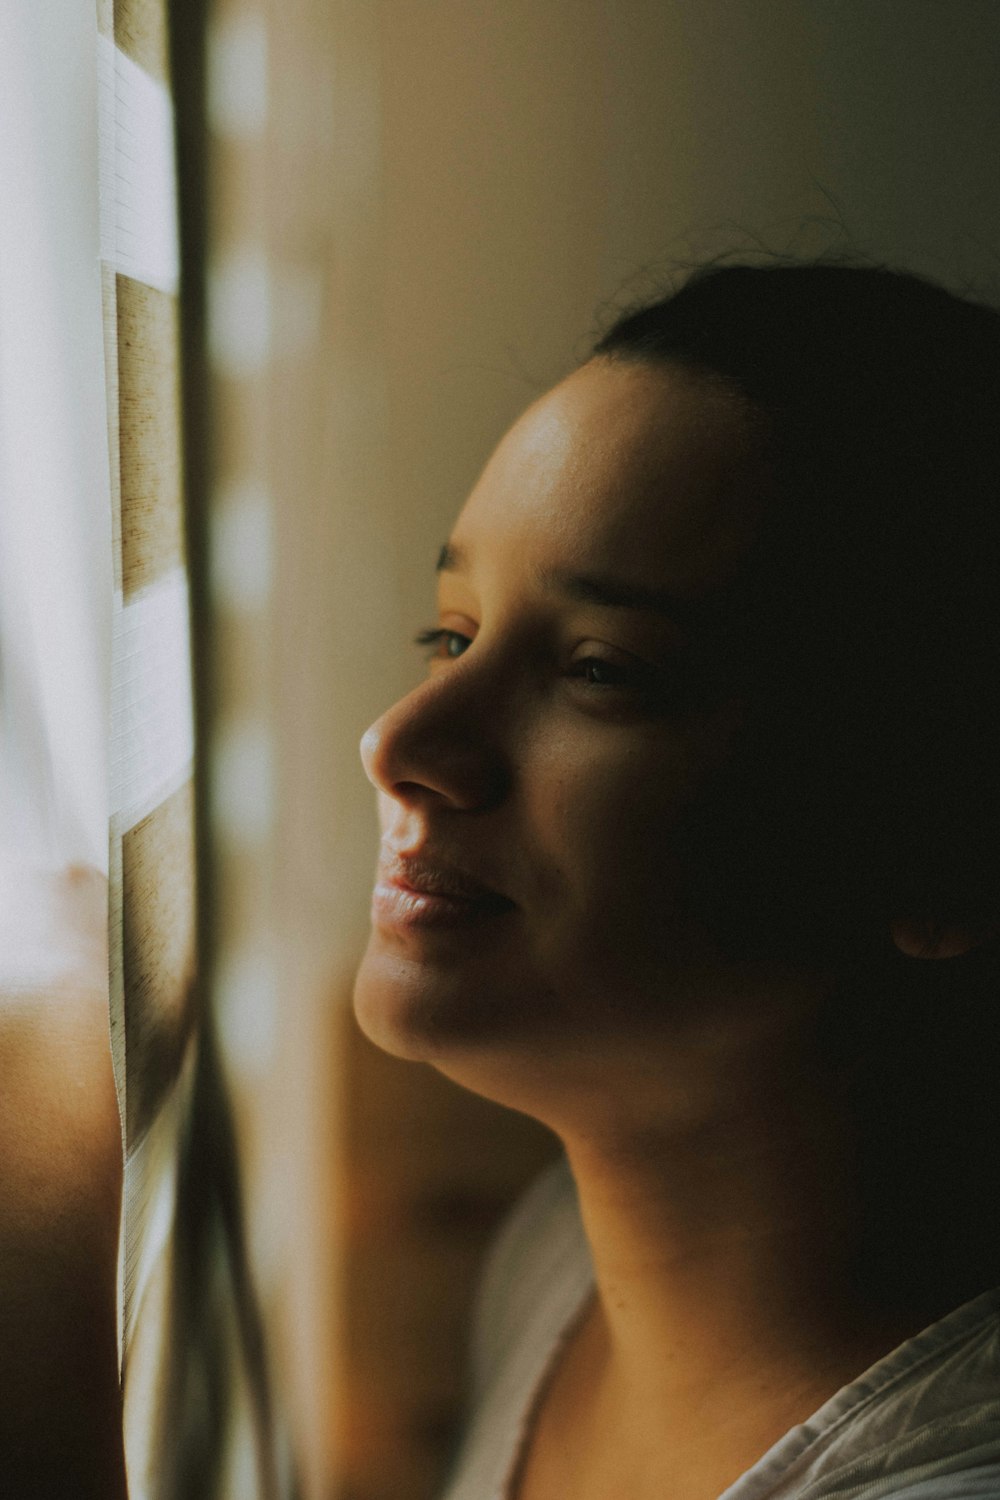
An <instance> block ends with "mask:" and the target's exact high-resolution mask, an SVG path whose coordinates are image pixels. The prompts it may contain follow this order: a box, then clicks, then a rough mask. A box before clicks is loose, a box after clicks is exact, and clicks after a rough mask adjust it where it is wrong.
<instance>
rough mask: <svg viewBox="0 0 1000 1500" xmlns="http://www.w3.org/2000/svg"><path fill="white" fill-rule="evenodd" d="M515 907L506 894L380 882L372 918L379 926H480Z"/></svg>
mask: <svg viewBox="0 0 1000 1500" xmlns="http://www.w3.org/2000/svg"><path fill="white" fill-rule="evenodd" d="M513 910H514V904H513V902H511V901H508V900H507V899H506V898H505V897H503V896H479V897H476V898H475V899H468V898H466V897H460V896H439V895H430V894H428V893H427V892H426V891H413V890H410V888H409V887H408V886H401V885H377V886H376V887H375V891H374V894H373V896H372V921H373V922H374V923H375V924H376V925H377V926H379V927H394V928H413V927H476V926H479V924H480V923H482V922H487V921H489V920H490V919H491V918H493V917H499V916H503V915H504V913H505V912H510V911H513Z"/></svg>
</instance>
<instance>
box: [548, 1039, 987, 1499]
mask: <svg viewBox="0 0 1000 1500" xmlns="http://www.w3.org/2000/svg"><path fill="white" fill-rule="evenodd" d="M831 1092H832V1091H831V1088H830V1085H829V1080H828V1079H827V1080H820V1079H818V1078H817V1077H816V1076H809V1075H808V1074H807V1073H805V1072H803V1071H796V1070H794V1069H785V1070H783V1073H782V1076H780V1077H779V1076H777V1075H776V1074H773V1073H772V1074H771V1076H766V1075H765V1074H764V1073H763V1072H762V1071H761V1070H758V1071H757V1072H756V1073H755V1076H754V1078H753V1081H752V1083H751V1082H750V1080H748V1081H747V1085H746V1087H744V1088H742V1089H741V1088H740V1087H738V1086H737V1085H736V1084H734V1082H733V1080H732V1079H729V1080H728V1084H727V1089H726V1092H725V1095H724V1102H720V1099H717V1100H716V1102H715V1108H714V1109H713V1110H712V1111H708V1112H706V1113H705V1114H704V1115H702V1116H701V1117H700V1118H698V1117H696V1116H695V1115H693V1113H692V1111H691V1109H690V1104H689V1103H688V1105H687V1107H686V1109H685V1119H684V1122H683V1123H682V1124H681V1123H678V1122H677V1121H676V1119H675V1120H674V1121H673V1122H672V1123H667V1122H666V1120H665V1114H666V1113H667V1112H664V1113H661V1115H660V1118H659V1121H658V1124H657V1127H656V1128H655V1129H652V1128H650V1127H649V1126H648V1125H646V1126H644V1127H643V1128H641V1129H639V1128H637V1127H636V1125H635V1123H634V1122H631V1123H630V1124H629V1125H628V1126H623V1127H622V1128H621V1129H620V1130H616V1129H615V1128H614V1127H613V1126H612V1127H608V1126H605V1127H603V1128H602V1130H601V1132H600V1134H599V1135H598V1134H596V1133H595V1132H593V1131H592V1130H590V1129H587V1128H584V1129H581V1130H579V1131H576V1132H574V1131H566V1132H565V1133H564V1137H563V1138H564V1144H565V1146H566V1149H567V1153H568V1157H569V1161H570V1165H571V1167H572V1170H573V1173H574V1177H575V1179H576V1182H577V1187H578V1191H579V1195H580V1203H581V1211H582V1216H583V1222H584V1227H585V1229H586V1233H587V1237H588V1240H589V1243H590V1246H591V1251H592V1255H593V1260H594V1266H595V1274H596V1282H597V1296H596V1300H595V1303H594V1306H593V1308H592V1311H591V1315H590V1317H589V1319H588V1324H587V1331H586V1347H587V1351H588V1352H587V1359H588V1361H589V1369H590V1377H591V1378H590V1381H589V1391H590V1395H589V1397H588V1398H587V1399H588V1400H589V1401H590V1402H591V1403H592V1404H591V1406H590V1408H589V1415H590V1424H589V1428H588V1430H590V1431H593V1432H594V1433H595V1434H597V1433H601V1432H603V1433H604V1434H605V1435H607V1434H615V1435H616V1436H617V1438H618V1439H620V1447H621V1452H622V1454H623V1455H627V1454H635V1453H637V1452H639V1453H641V1452H643V1443H642V1433H643V1429H644V1426H645V1428H646V1429H648V1426H649V1418H648V1414H649V1413H650V1412H651V1411H656V1412H658V1413H659V1414H660V1417H661V1420H660V1422H659V1424H658V1430H659V1432H660V1433H661V1434H662V1433H663V1432H669V1433H670V1434H671V1443H670V1445H669V1452H668V1453H666V1454H664V1453H663V1452H662V1450H663V1449H664V1448H665V1447H667V1445H664V1444H662V1442H661V1443H659V1444H658V1445H657V1447H656V1452H657V1454H659V1455H660V1456H661V1458H662V1459H663V1461H664V1462H665V1463H667V1465H668V1467H669V1472H666V1471H664V1472H661V1473H658V1474H657V1483H658V1484H660V1485H661V1487H662V1485H663V1483H665V1482H666V1481H667V1480H669V1481H670V1483H671V1484H672V1485H674V1486H675V1487H676V1488H678V1489H679V1490H680V1491H681V1492H687V1491H689V1492H690V1493H692V1494H700V1493H701V1492H702V1491H701V1488H700V1487H699V1476H700V1477H701V1480H702V1481H703V1487H704V1492H705V1493H706V1494H708V1493H711V1494H713V1495H714V1494H717V1493H718V1492H719V1489H722V1488H725V1487H726V1485H727V1484H729V1483H731V1482H733V1480H735V1478H737V1477H738V1476H739V1475H740V1474H742V1473H743V1472H744V1471H745V1470H746V1469H747V1468H749V1467H750V1466H751V1465H752V1464H753V1463H754V1462H755V1461H756V1459H757V1458H758V1457H760V1456H761V1454H762V1453H763V1452H765V1451H766V1449H767V1448H768V1447H770V1446H771V1444H772V1443H774V1442H776V1441H777V1440H778V1438H780V1437H781V1436H782V1435H783V1434H784V1433H785V1432H786V1431H787V1430H788V1428H789V1427H791V1426H793V1425H795V1424H796V1423H797V1422H800V1421H802V1420H804V1419H805V1418H806V1417H808V1416H809V1415H810V1414H811V1413H812V1412H813V1411H814V1410H815V1409H816V1408H817V1407H818V1406H819V1405H821V1404H822V1403H823V1401H825V1400H826V1399H827V1398H828V1397H830V1396H832V1395H833V1394H834V1393H835V1392H836V1391H837V1390H838V1389H839V1388H840V1387H841V1386H842V1385H844V1384H846V1383H848V1382H849V1381H850V1380H852V1379H853V1378H855V1377H856V1376H858V1375H860V1374H861V1373H862V1372H863V1371H864V1370H865V1369H866V1368H868V1367H869V1366H870V1365H871V1364H872V1363H874V1362H875V1361H876V1360H877V1359H879V1358H881V1357H882V1356H884V1355H885V1354H887V1353H889V1352H890V1351H891V1350H892V1349H893V1348H895V1347H896V1346H897V1345H898V1344H899V1343H901V1342H902V1341H903V1340H905V1339H906V1338H908V1337H910V1336H912V1335H913V1334H914V1333H916V1332H918V1331H919V1330H920V1329H921V1328H922V1327H924V1326H926V1324H927V1323H928V1322H930V1321H933V1320H934V1318H935V1317H937V1316H940V1315H942V1314H943V1313H944V1312H946V1311H947V1310H949V1308H950V1307H952V1306H956V1305H957V1304H958V1302H960V1301H962V1300H965V1296H964V1295H954V1296H953V1292H954V1291H955V1290H956V1289H955V1288H953V1287H952V1286H951V1284H950V1280H949V1268H948V1266H947V1264H944V1265H942V1264H941V1263H940V1262H937V1263H936V1267H935V1276H936V1280H935V1296H936V1298H937V1302H936V1303H935V1302H933V1301H932V1302H928V1300H927V1298H926V1296H925V1294H924V1289H923V1287H922V1285H921V1279H920V1277H919V1276H917V1277H914V1275H913V1254H914V1251H915V1248H916V1247H915V1246H914V1244H913V1243H912V1241H911V1242H909V1243H903V1241H902V1237H900V1236H898V1235H897V1236H895V1237H894V1235H893V1226H892V1225H891V1224H889V1223H887V1222H886V1220H885V1216H884V1215H881V1214H879V1213H877V1212H875V1211H874V1209H873V1206H872V1204H870V1203H868V1202H866V1201H865V1199H864V1193H863V1191H862V1188H861V1186H860V1184H859V1181H858V1174H857V1171H856V1163H857V1161H858V1156H859V1153H858V1150H857V1148H856V1145H855V1142H856V1139H857V1127H856V1124H855V1123H854V1122H852V1121H851V1119H850V1117H849V1115H848V1113H847V1111H846V1108H845V1107H844V1106H843V1104H842V1103H841V1102H839V1101H838V1100H837V1099H836V1098H834V1099H831ZM720 1098H721V1096H720ZM867 1189H868V1190H870V1191H871V1192H872V1193H873V1194H874V1195H875V1197H876V1198H877V1197H878V1191H879V1184H878V1183H877V1182H874V1181H870V1182H869V1183H868V1184H867ZM927 1207H928V1210H929V1212H930V1213H931V1214H932V1215H933V1205H927ZM952 1227H954V1225H953V1226H952ZM873 1234H874V1235H875V1236H876V1237H879V1243H878V1245H877V1247H876V1249H875V1250H873V1249H872V1246H871V1244H870V1243H869V1242H870V1240H871V1237H872V1235H873ZM876 1264H877V1265H878V1267H879V1268H880V1273H879V1275H880V1276H881V1277H882V1278H883V1279H879V1276H875V1275H872V1276H871V1280H870V1281H866V1279H865V1277H866V1274H868V1273H870V1272H871V1268H872V1267H874V1266H875V1265H876ZM894 1265H895V1266H896V1268H897V1270H898V1271H901V1272H902V1269H903V1268H905V1274H902V1280H901V1281H900V1279H899V1277H897V1278H896V1280H895V1281H893V1278H892V1274H891V1272H892V1267H893V1266H894ZM991 1269H993V1268H991ZM994 1274H995V1273H994ZM984 1275H985V1278H986V1279H984V1280H983V1282H982V1284H981V1285H978V1286H976V1287H975V1288H974V1289H973V1291H979V1290H983V1289H984V1288H985V1286H988V1285H990V1284H991V1281H990V1279H989V1274H988V1273H987V1272H985V1271H984ZM890 1283H891V1284H893V1285H894V1286H897V1287H899V1286H902V1287H903V1288H904V1291H905V1289H906V1288H910V1289H912V1290H913V1293H914V1294H913V1296H912V1297H907V1296H906V1295H905V1294H904V1295H898V1296H894V1297H891V1298H890V1297H886V1296H883V1295H882V1294H881V1288H882V1287H883V1286H884V1285H886V1286H887V1285H889V1284H890ZM970 1294H972V1293H971V1292H970ZM952 1297H953V1300H952ZM632 1428H634V1429H635V1430H634V1431H633V1432H632V1433H631V1436H629V1433H630V1429H632ZM707 1430H711V1431H712V1432H713V1434H714V1435H715V1438H714V1441H713V1443H712V1444H711V1445H710V1451H708V1452H706V1445H705V1444H704V1441H703V1440H699V1438H698V1437H697V1435H698V1434H703V1433H704V1432H705V1431H707ZM687 1434H692V1435H693V1436H692V1440H691V1448H690V1453H686V1435H687ZM675 1438H676V1440H675ZM597 1441H599V1440H598V1439H597V1438H596V1437H595V1442H597ZM604 1451H607V1448H606V1446H605V1448H604ZM644 1472H646V1473H648V1472H649V1471H648V1469H646V1470H644ZM637 1482H638V1480H637ZM712 1485H717V1486H718V1487H717V1488H714V1489H713V1488H712ZM661 1492H662V1490H661ZM636 1493H640V1490H638V1489H637V1490H636Z"/></svg>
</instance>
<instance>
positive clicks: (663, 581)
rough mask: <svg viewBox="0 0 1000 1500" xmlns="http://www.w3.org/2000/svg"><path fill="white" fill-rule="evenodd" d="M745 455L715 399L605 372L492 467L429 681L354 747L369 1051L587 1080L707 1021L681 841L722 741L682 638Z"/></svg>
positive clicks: (755, 484) (595, 369) (463, 529)
mask: <svg viewBox="0 0 1000 1500" xmlns="http://www.w3.org/2000/svg"><path fill="white" fill-rule="evenodd" d="M754 434H755V428H754V424H753V421H752V418H751V416H750V414H749V413H748V411H747V408H746V407H745V406H744V405H742V404H741V403H740V402H739V400H738V399H737V398H736V397H734V396H733V395H731V394H730V393H728V392H726V391H724V390H723V389H721V388H720V387H717V386H715V385H713V384H712V383H711V382H709V381H707V380H704V379H701V378H698V377H696V376H693V375H690V374H688V373H686V372H684V371H682V370H680V369H673V368H669V367H655V366H647V365H643V364H638V363H636V364H628V363H616V362H613V361H611V360H607V359H595V360H592V361H591V362H590V363H589V364H587V365H585V366H583V367H582V368H581V369H580V370H578V371H576V372H575V373H574V374H573V375H571V376H570V377H569V378H568V379H566V380H565V381H563V382H562V383H561V384H560V385H558V386H557V387H556V388H555V389H554V390H552V391H551V392H549V394H547V395H546V396H544V397H543V398H542V399H541V400H540V401H538V402H537V403H536V404H535V405H534V406H532V407H531V408H530V409H529V411H528V412H527V413H526V414H525V415H524V416H523V417H522V418H521V419H520V420H519V421H518V422H517V423H516V424H515V426H514V427H513V428H512V429H511V431H510V432H509V433H508V434H507V436H506V437H505V438H504V439H503V441H502V442H501V443H500V445H499V447H498V449H497V451H496V452H495V454H494V455H493V457H492V458H491V460H490V462H489V463H488V465H487V467H486V469H485V472H484V473H483V475H482V478H481V479H480V481H479V483H478V484H477V485H476V487H475V489H474V490H473V493H472V494H471V496H470V498H469V500H468V502H467V503H466V505H465V507H464V509H463V510H462V512H461V515H460V516H459V518H458V521H457V523H456V525H455V528H454V531H453V533H452V536H451V538H450V539H449V543H448V546H447V547H446V548H445V549H444V551H443V553H442V559H441V566H440V574H439V590H438V611H437V620H436V622H435V628H434V630H433V632H429V633H428V634H429V636H430V638H429V640H428V641H427V648H428V651H429V655H430V669H429V672H428V675H427V679H426V681H425V682H423V683H422V684H421V685H420V686H419V687H417V688H416V689H415V690H414V691H413V692H411V693H410V694H409V695H408V696H407V697H406V698H404V699H403V700H402V701H401V702H399V703H397V704H396V705H395V707H394V708H392V709H390V710H389V711H388V713H386V714H385V715H384V716H383V717H382V718H381V719H380V720H379V721H378V722H377V723H376V724H375V725H373V726H372V728H371V729H370V730H369V731H368V733H367V734H366V735H365V738H364V741H363V745H362V753H363V759H364V764H365V769H366V771H367V773H368V776H369V777H370V779H371V780H372V782H373V783H374V785H375V786H376V788H377V791H378V803H379V813H380V821H381V828H382V854H381V863H380V868H379V875H378V877H377V881H376V892H375V900H374V905H373V930H372V935H371V940H370V943H369V947H368V950H367V953H366V955H365V958H364V960H363V963H362V967H361V971H360V974H359V977H358V983H357V991H356V1005H357V1010H358V1016H359V1020H360V1022H361V1024H362V1027H363V1029H364V1030H365V1031H366V1032H367V1033H368V1034H369V1035H370V1036H371V1037H372V1039H373V1040H375V1041H376V1042H378V1043H379V1044H380V1045H382V1046H383V1047H385V1048H386V1049H387V1050H389V1051H392V1052H395V1053H398V1054H400V1055H403V1056H409V1057H416V1058H423V1059H426V1060H428V1061H432V1062H435V1063H441V1064H445V1063H447V1062H448V1061H449V1059H451V1058H452V1057H453V1056H455V1055H458V1054H467V1053H469V1050H470V1049H472V1050H473V1051H474V1052H482V1051H483V1050H484V1049H485V1050H486V1051H487V1052H488V1051H490V1050H491V1049H492V1050H493V1051H499V1052H501V1053H509V1052H510V1051H511V1049H514V1050H515V1051H516V1050H517V1049H518V1048H519V1047H520V1046H521V1045H522V1044H523V1045H524V1047H525V1049H526V1051H525V1054H524V1055H525V1056H539V1055H542V1054H543V1053H545V1052H546V1051H548V1053H549V1054H550V1055H551V1054H552V1052H553V1046H555V1047H558V1048H559V1055H561V1056H564V1057H566V1058H567V1059H568V1058H569V1057H570V1056H573V1057H576V1058H577V1059H578V1060H579V1061H580V1062H581V1063H582V1064H584V1065H586V1062H587V1059H588V1058H592V1057H595V1056H598V1057H599V1056H600V1055H601V1054H602V1052H603V1051H604V1050H605V1049H607V1048H609V1047H617V1046H622V1045H625V1046H639V1047H641V1046H642V1044H643V1042H644V1040H648V1039H649V1038H650V1037H651V1036H652V1035H654V1034H655V1033H656V1032H657V1031H659V1030H660V1029H661V1028H662V1026H663V1025H664V1023H666V1022H669V1021H670V1019H671V1017H674V1018H676V1017H677V1016H678V1015H679V1014H683V1013H684V1011H685V1010H686V1009H689V1008H690V1007H692V1006H694V1007H699V1006H703V1005H704V1003H705V996H706V995H709V996H710V995H711V993H712V986H713V973H712V966H713V963H714V959H713V957H712V955H711V952H710V950H709V949H708V947H707V945H706V944H705V943H704V941H703V940H702V938H701V937H700V935H699V933H698V932H697V931H696V930H694V927H693V924H692V922H691V920H690V919H689V918H688V917H686V916H685V907H684V902H683V899H682V898H683V880H684V871H683V869H682V868H680V867H679V861H678V859H677V858H676V856H675V850H674V848H673V847H672V834H673V831H674V830H675V829H676V827H677V824H678V819H679V818H680V816H681V815H682V813H683V812H684V810H685V808H686V807H687V806H688V805H689V804H690V803H691V801H692V800H693V799H696V798H697V797H698V796H699V792H700V789H701V788H702V787H703V784H704V783H705V781H706V778H707V777H708V776H709V775H710V773H711V771H712V770H713V769H714V768H716V767H717V766H718V765H719V763H720V762H721V761H722V760H723V759H724V758H725V756H726V754H727V747H728V744H729V741H730V738H731V735H732V731H733V729H734V727H735V724H736V723H737V722H738V718H739V713H740V705H739V702H738V701H736V700H735V699H734V698H733V697H728V698H726V697H723V696H722V695H721V693H717V694H715V695H713V693H712V692H711V691H709V692H706V691H705V682H704V681H703V680H702V679H703V678H704V676H705V674H706V671H707V668H706V665H705V662H704V658H703V656H702V655H701V653H700V650H699V647H700V642H699V639H698V632H697V627H696V626H695V625H693V624H690V622H689V617H690V616H697V615H698V614H699V612H701V611H709V612H710V610H711V606H712V602H713V600H714V599H715V598H717V597H718V596H719V595H720V594H721V591H722V590H724V588H725V587H726V585H727V584H728V583H730V582H731V581H732V580H733V579H734V577H735V576H736V575H737V574H738V572H739V570H740V568H741V564H742V563H743V562H744V561H745V559H746V556H747V554H748V551H749V549H750V547H751V545H752V542H753V539H754V535H755V531H756V526H757V522H758V519H759V515H760V508H761V503H762V501H761V497H762V494H763V492H764V491H765V489H766V484H765V482H764V477H763V470H762V461H761V458H760V456H759V450H758V444H757V442H756V440H755V435H754ZM684 622H688V623H687V624H686V625H685V623H684Z"/></svg>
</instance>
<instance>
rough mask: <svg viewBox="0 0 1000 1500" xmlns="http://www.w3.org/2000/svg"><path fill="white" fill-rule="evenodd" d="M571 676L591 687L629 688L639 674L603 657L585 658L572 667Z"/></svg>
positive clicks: (575, 662)
mask: <svg viewBox="0 0 1000 1500" xmlns="http://www.w3.org/2000/svg"><path fill="white" fill-rule="evenodd" d="M569 675H570V676H571V677H575V678H577V679H578V680H579V681H581V682H585V683H586V684H587V685H588V686H589V687H629V686H631V685H632V683H633V682H634V681H635V679H636V678H637V676H638V674H637V673H636V672H634V671H632V670H630V669H629V668H628V667H624V666H622V665H620V664H619V663H618V662H613V661H608V660H607V659H606V658H604V657H601V656H584V657H581V658H579V659H578V660H577V661H574V662H573V663H571V665H570V669H569Z"/></svg>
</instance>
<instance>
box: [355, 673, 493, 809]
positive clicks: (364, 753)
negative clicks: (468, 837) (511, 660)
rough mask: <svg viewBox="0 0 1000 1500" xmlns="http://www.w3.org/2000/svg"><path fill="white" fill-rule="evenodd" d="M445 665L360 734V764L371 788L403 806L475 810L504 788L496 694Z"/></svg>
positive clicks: (484, 806)
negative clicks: (446, 667)
mask: <svg viewBox="0 0 1000 1500" xmlns="http://www.w3.org/2000/svg"><path fill="white" fill-rule="evenodd" d="M489 697H490V695H489V694H486V696H484V687H483V685H479V686H478V687H477V686H476V685H474V684H473V683H472V681H471V680H470V679H469V677H468V675H467V674H466V673H464V672H463V671H462V670H461V669H459V668H458V667H457V666H456V667H451V668H449V669H448V671H447V672H442V673H441V674H439V675H438V676H436V677H433V678H430V679H428V681H426V682H424V683H421V685H420V686H419V687H417V688H415V689H414V690H413V692H411V693H408V694H407V696H406V697H405V698H401V699H400V701H399V702H398V703H396V704H394V705H393V707H392V708H390V709H389V710H388V712H386V713H384V714H383V715H382V717H381V718H380V719H377V720H376V721H375V723H374V724H373V725H372V726H371V728H370V729H368V730H366V731H365V734H364V735H363V736H362V740H361V762H362V765H363V766H364V768H365V774H366V776H367V777H368V779H369V781H370V782H371V783H372V785H373V786H374V787H375V788H376V789H377V790H378V791H380V792H385V793H386V794H387V795H388V796H390V797H392V798H394V799H395V800H396V801H397V802H401V803H404V804H406V805H407V806H417V805H420V804H429V805H431V806H438V807H447V808H452V809H454V810H456V811H463V812H481V811H486V810H487V809H488V808H490V807H494V806H496V805H497V804H498V803H499V802H501V801H502V800H503V798H504V796H505V794H506V791H507V786H508V783H509V772H508V768H507V764H506V758H505V755H504V752H503V749H502V746H501V744H500V743H499V736H498V730H499V727H500V718H501V716H500V715H499V714H498V712H497V708H498V705H497V702H496V697H495V694H494V695H492V701H488V698H489Z"/></svg>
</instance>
